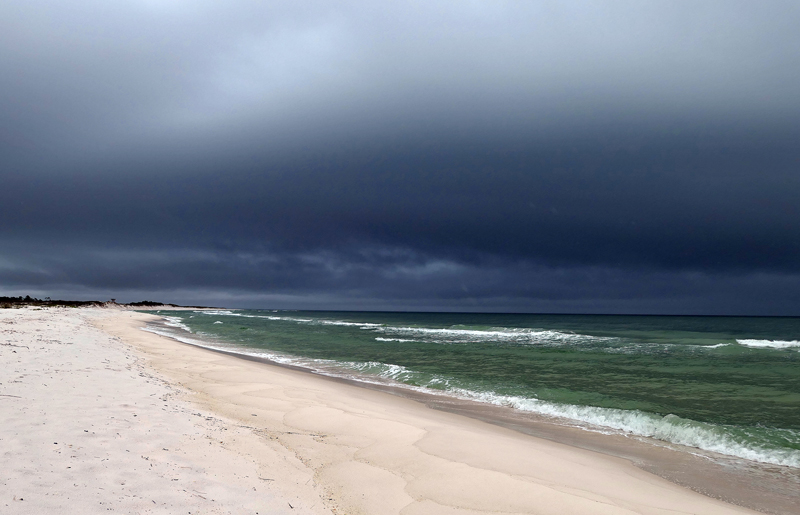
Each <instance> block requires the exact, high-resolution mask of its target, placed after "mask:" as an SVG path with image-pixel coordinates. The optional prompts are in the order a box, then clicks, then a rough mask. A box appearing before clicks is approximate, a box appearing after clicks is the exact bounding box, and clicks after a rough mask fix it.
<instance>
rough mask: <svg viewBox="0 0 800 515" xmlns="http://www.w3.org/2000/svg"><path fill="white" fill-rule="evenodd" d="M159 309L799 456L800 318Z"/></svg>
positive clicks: (213, 335) (684, 440) (392, 368)
mask: <svg viewBox="0 0 800 515" xmlns="http://www.w3.org/2000/svg"><path fill="white" fill-rule="evenodd" d="M159 314H160V315H162V316H165V317H166V319H165V320H166V325H161V326H160V327H155V326H154V327H151V330H153V331H155V332H166V333H167V334H169V335H170V336H173V337H177V338H179V339H183V340H184V341H191V342H193V343H198V344H201V345H205V346H209V347H214V348H225V349H227V350H235V351H238V352H243V353H249V354H255V355H260V356H263V357H266V358H268V359H272V360H274V361H279V362H283V363H292V364H297V365H300V366H304V367H307V368H311V369H314V370H316V371H318V372H320V373H323V374H329V375H338V376H347V377H350V378H354V379H357V380H361V381H368V382H390V383H393V384H400V385H402V386H405V387H408V388H418V389H424V390H428V391H439V392H441V393H443V394H446V395H453V396H457V397H461V398H469V399H473V400H478V401H482V402H488V403H492V404H499V405H507V406H510V407H513V408H516V409H519V410H525V411H530V412H535V413H539V414H542V415H546V416H552V417H558V420H561V421H563V422H564V423H570V424H578V425H583V426H584V427H588V428H592V429H596V430H605V431H612V432H625V433H632V434H636V435H641V436H647V437H652V438H656V439H660V440H663V441H666V442H672V443H677V444H682V445H688V446H692V447H697V448H700V449H705V450H708V451H714V452H719V453H722V454H727V455H731V456H738V457H741V458H746V459H749V460H754V461H759V462H765V463H773V464H780V465H787V466H790V467H800V319H798V318H744V317H660V316H606V315H518V314H513V315H496V314H443V313H362V312H301V311H260V310H238V311H225V310H219V311H195V312H190V311H175V312H166V311H161V312H159ZM189 333H191V334H189Z"/></svg>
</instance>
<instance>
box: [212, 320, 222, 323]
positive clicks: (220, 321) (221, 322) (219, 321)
mask: <svg viewBox="0 0 800 515" xmlns="http://www.w3.org/2000/svg"><path fill="white" fill-rule="evenodd" d="M214 323H215V324H221V323H222V322H221V321H219V320H217V321H216V322H214Z"/></svg>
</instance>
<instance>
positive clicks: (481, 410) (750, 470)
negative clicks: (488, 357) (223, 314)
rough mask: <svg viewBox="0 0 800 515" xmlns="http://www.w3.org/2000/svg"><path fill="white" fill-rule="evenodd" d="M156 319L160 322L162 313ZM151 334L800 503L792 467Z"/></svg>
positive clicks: (707, 491)
mask: <svg viewBox="0 0 800 515" xmlns="http://www.w3.org/2000/svg"><path fill="white" fill-rule="evenodd" d="M155 316H156V317H157V318H161V316H160V315H155ZM153 334H155V335H158V336H162V337H165V338H169V339H171V340H173V341H175V342H176V343H177V344H179V345H187V346H190V347H195V348H198V349H203V350H207V351H210V352H214V353H219V354H222V355H227V356H231V357H233V358H234V359H242V360H247V361H252V362H255V363H262V364H264V365H266V366H272V367H279V368H284V369H287V370H292V371H295V372H297V373H300V374H309V375H313V376H315V377H320V378H323V379H324V380H327V381H332V382H336V383H341V384H347V385H351V386H355V387H357V388H365V389H368V390H373V391H378V392H383V393H386V394H389V395H393V396H397V397H402V398H406V399H410V400H413V401H416V402H419V403H421V404H423V405H425V406H426V407H428V408H430V409H434V410H440V411H445V412H448V413H453V414H457V415H460V416H464V417H468V418H471V419H475V420H479V421H482V422H486V423H488V424H492V425H495V426H500V427H503V428H506V429H511V430H513V431H516V432H518V433H522V434H525V435H528V436H532V437H535V438H542V439H546V440H549V441H552V442H555V443H559V444H565V445H569V446H571V447H576V448H579V449H583V450H587V451H592V452H598V453H601V454H605V455H608V456H611V457H615V458H622V459H625V460H627V461H629V462H630V463H632V464H633V465H634V466H636V467H637V468H640V469H642V470H644V471H647V472H649V473H652V474H654V475H656V476H659V477H661V478H663V479H666V480H668V481H670V482H672V483H675V484H677V485H680V486H682V487H686V488H689V489H691V490H693V491H695V492H698V493H700V494H703V495H705V496H708V497H711V498H714V499H719V500H722V501H724V502H726V503H729V504H733V505H736V506H742V507H745V508H750V509H753V510H757V511H762V512H764V513H772V514H780V515H784V514H786V515H792V514H793V513H795V510H796V506H797V505H798V504H800V470H797V469H793V468H791V467H787V466H782V465H772V464H766V463H760V462H752V461H749V460H745V459H743V458H737V457H734V456H728V455H722V454H718V453H714V452H711V451H701V450H700V449H695V448H691V447H685V446H682V445H679V444H673V443H669V442H664V441H661V440H655V439H652V438H647V437H642V436H636V435H628V434H621V433H608V432H602V431H597V430H592V429H586V428H583V427H581V426H580V425H576V424H574V423H570V422H571V421H567V420H566V419H565V420H558V419H552V418H548V417H546V416H542V415H539V414H536V413H533V412H525V411H520V410H516V409H513V408H509V407H504V406H497V405H492V404H487V403H482V402H479V401H474V400H468V399H462V398H457V397H454V396H449V395H445V394H441V393H438V392H435V391H431V392H425V391H421V390H419V389H412V388H406V387H403V386H402V385H398V386H394V385H391V384H388V383H387V384H382V383H379V382H374V381H359V380H356V379H350V378H347V377H342V376H336V375H326V374H324V373H320V372H318V371H316V370H314V369H310V368H306V367H303V366H300V365H294V364H287V363H281V362H278V361H272V360H270V359H269V358H265V357H259V356H253V355H248V354H243V353H239V352H236V351H235V350H224V349H220V348H213V347H205V346H203V345H198V344H193V343H189V342H187V341H182V340H180V339H176V338H173V337H171V336H168V335H166V334H164V333H160V332H153Z"/></svg>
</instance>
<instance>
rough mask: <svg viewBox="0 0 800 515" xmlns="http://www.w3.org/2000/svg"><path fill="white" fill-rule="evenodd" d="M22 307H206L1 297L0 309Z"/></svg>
mask: <svg viewBox="0 0 800 515" xmlns="http://www.w3.org/2000/svg"><path fill="white" fill-rule="evenodd" d="M22 306H39V307H53V306H61V307H68V308H81V307H109V306H123V307H132V308H146V307H161V306H169V307H173V308H180V307H187V308H202V307H204V306H179V305H178V304H167V303H164V302H154V301H152V300H143V301H140V302H131V303H130V304H118V303H117V302H116V299H111V300H110V301H101V300H52V299H50V297H45V298H44V299H36V298H33V297H31V296H30V295H26V296H25V297H22V296H20V297H0V308H5V309H9V308H18V307H22Z"/></svg>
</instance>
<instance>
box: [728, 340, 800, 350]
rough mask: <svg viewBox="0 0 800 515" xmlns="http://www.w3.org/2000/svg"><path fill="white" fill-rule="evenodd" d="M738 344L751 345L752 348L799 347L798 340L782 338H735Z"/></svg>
mask: <svg viewBox="0 0 800 515" xmlns="http://www.w3.org/2000/svg"><path fill="white" fill-rule="evenodd" d="M736 342H737V343H738V344H739V345H744V346H745V347H751V348H754V349H791V348H794V347H800V341H798V340H793V341H783V340H736Z"/></svg>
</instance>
